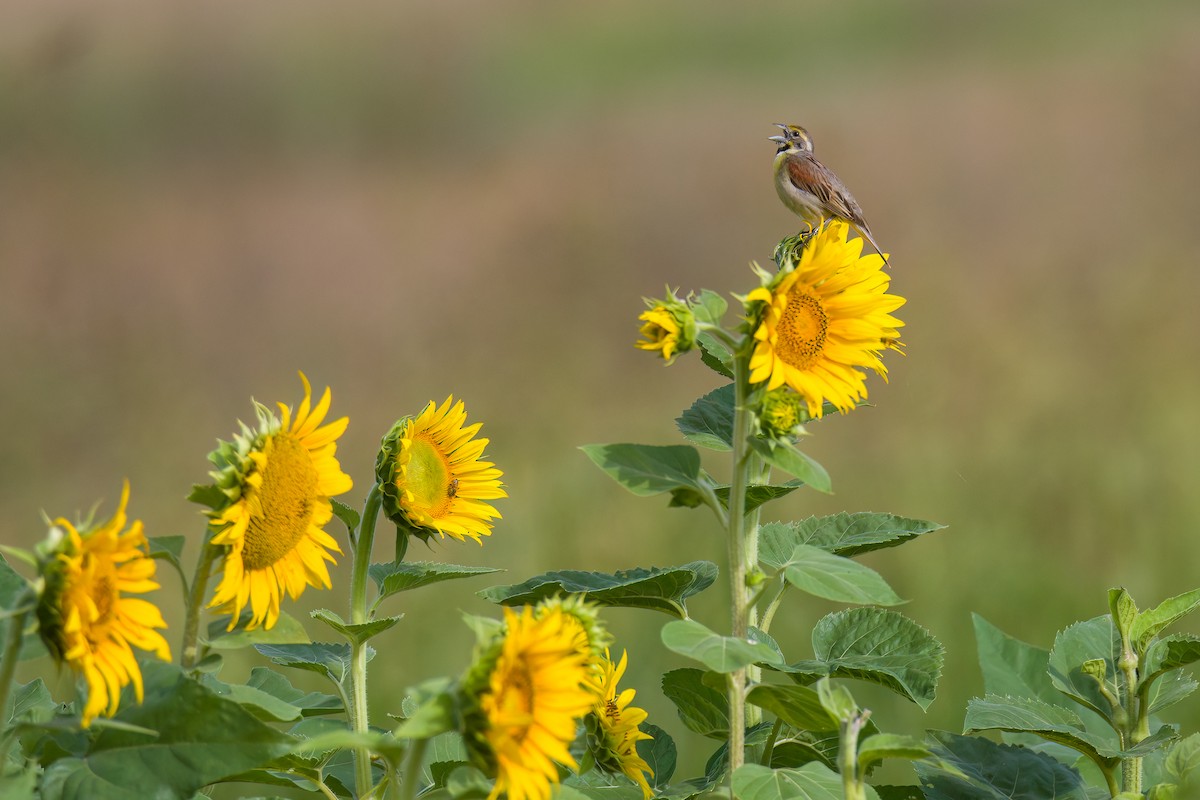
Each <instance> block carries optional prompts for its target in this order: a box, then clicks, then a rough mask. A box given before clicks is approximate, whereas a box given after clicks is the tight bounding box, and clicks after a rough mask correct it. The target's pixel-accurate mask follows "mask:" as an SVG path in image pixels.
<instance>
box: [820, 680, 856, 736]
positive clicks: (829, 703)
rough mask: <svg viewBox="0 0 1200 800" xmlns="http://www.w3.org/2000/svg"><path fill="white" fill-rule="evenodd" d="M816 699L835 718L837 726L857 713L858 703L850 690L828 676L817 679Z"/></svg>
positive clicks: (850, 719)
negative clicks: (835, 682)
mask: <svg viewBox="0 0 1200 800" xmlns="http://www.w3.org/2000/svg"><path fill="white" fill-rule="evenodd" d="M817 699H818V700H819V701H820V702H821V708H823V709H825V711H827V712H828V713H829V716H831V717H833V718H834V719H835V720H837V722H838V725H839V726H840V725H841V723H843V722H847V723H848V722H850V721H852V720H853V719H854V718H855V717H857V716H858V715H859V712H858V703H857V702H856V701H855V699H854V695H852V694H850V690H849V689H847V688H846V687H845V686H842V685H841V684H837V685H835V684H834V683H833V682H832V681H830V680H829V678H828V677H823V678H821V679H820V680H819V681H817Z"/></svg>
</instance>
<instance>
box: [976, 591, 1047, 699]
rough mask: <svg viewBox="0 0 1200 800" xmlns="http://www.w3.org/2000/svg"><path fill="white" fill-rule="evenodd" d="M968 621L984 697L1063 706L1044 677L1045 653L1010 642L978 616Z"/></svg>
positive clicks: (1023, 644)
mask: <svg viewBox="0 0 1200 800" xmlns="http://www.w3.org/2000/svg"><path fill="white" fill-rule="evenodd" d="M971 618H972V620H973V622H974V623H975V647H976V650H977V652H978V654H979V668H980V670H981V671H982V672H983V688H984V690H985V691H986V692H987V693H988V694H994V695H999V696H1001V697H1003V696H1006V695H1011V696H1013V697H1022V696H1024V697H1035V698H1037V699H1038V700H1041V701H1042V702H1044V703H1051V704H1053V705H1060V706H1061V705H1064V704H1065V703H1066V700H1064V698H1063V696H1062V695H1061V694H1060V693H1059V692H1058V690H1057V689H1055V688H1054V684H1053V683H1051V682H1050V676H1049V675H1048V674H1047V673H1046V669H1047V667H1048V666H1049V663H1050V651H1049V650H1046V649H1045V648H1041V647H1035V646H1033V645H1031V644H1026V643H1025V642H1022V641H1021V640H1019V639H1014V638H1013V637H1011V636H1009V635H1008V634H1006V633H1004V631H1002V630H1000V629H999V628H997V627H996V626H995V625H992V624H991V623H990V622H988V621H987V620H985V619H984V618H983V617H981V616H979V615H978V614H972V615H971Z"/></svg>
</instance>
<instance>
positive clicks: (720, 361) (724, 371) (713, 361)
mask: <svg viewBox="0 0 1200 800" xmlns="http://www.w3.org/2000/svg"><path fill="white" fill-rule="evenodd" d="M696 344H698V345H700V360H701V361H702V362H704V366H706V367H708V368H709V369H711V370H712V371H713V372H715V373H717V374H718V375H723V376H725V377H726V378H729V379H730V380H733V354H732V353H730V352H729V348H728V347H726V346H725V344H724V343H723V342H721V341H720V340H718V339H717V338H716V337H715V336H713V335H712V334H711V333H701V334H699V335H697V336H696Z"/></svg>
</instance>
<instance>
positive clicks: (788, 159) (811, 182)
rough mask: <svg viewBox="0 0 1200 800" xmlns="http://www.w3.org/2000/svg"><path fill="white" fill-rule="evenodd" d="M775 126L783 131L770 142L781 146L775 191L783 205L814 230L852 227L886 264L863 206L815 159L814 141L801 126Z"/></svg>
mask: <svg viewBox="0 0 1200 800" xmlns="http://www.w3.org/2000/svg"><path fill="white" fill-rule="evenodd" d="M775 125H776V127H779V128H782V129H783V135H782V136H769V137H767V138H768V139H770V140H771V141H772V142H776V143H777V144H778V145H779V148H778V149H777V150H776V151H775V190H776V191H778V192H779V199H780V200H782V201H783V204H784V205H785V206H787V207H788V208H790V209H791V210H792V211H793V212H795V213H796V214H798V215H799V216H800V218H801V219H803V220H804V221H805V222H807V223H808V224H809V225H811V226H813V228H814V229H815V228H819V227H820V226H821V224H822V223H823V222H824V221H825V220H827V219H830V218H832V219H838V220H841V221H843V222H848V223H850V225H851V227H853V228H854V230H856V231H858V234H859V236H862V237H863V238H864V239H866V240H867V241H868V242H870V243H871V247H874V248H875V252H876V253H879V255H880V256H881V257H882V258H883V263H884V264H887V256H885V255H884V254H883V251H882V250H880V249H879V245H878V244H876V243H875V237H874V236H872V235H871V228H870V227H869V226H868V225H867V221H866V219H864V218H863V211H862V206H860V205H859V204H858V201H857V200H855V199H854V195H852V194H850V190H849V189H847V188H846V184H844V183H842V180H841V178H839V177H838V176H837V175H835V174H834V172H833V170H831V169H830V168H829V167H827V166H825V165H824V164H822V163H821V162H820V161H818V160H817V157H816V156H814V155H813V140H812V136H810V135H809V133H808V131H806V130H805V129H804V128H802V127H800V126H799V125H783V124H781V123H778V122H777V123H775Z"/></svg>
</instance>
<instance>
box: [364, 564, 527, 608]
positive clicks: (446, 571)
mask: <svg viewBox="0 0 1200 800" xmlns="http://www.w3.org/2000/svg"><path fill="white" fill-rule="evenodd" d="M503 571H504V570H500V569H493V568H492V567H464V566H459V565H458V564H436V563H434V562H431V561H402V562H400V563H399V564H396V563H387V564H372V565H371V566H370V567H369V568H368V569H367V574H368V575H370V576H371V580H373V581H375V586H376V587H378V589H379V599H380V600H382V599H383V598H385V597H390V596H392V595H394V594H396V593H397V592H407V591H409V590H411V589H419V588H420V587H422V586H428V585H429V584H431V583H439V582H441V581H450V580H456V579H459V578H471V577H474V576H475V575H487V574H489V573H492V572H503ZM376 603H377V604H378V601H376Z"/></svg>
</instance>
